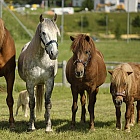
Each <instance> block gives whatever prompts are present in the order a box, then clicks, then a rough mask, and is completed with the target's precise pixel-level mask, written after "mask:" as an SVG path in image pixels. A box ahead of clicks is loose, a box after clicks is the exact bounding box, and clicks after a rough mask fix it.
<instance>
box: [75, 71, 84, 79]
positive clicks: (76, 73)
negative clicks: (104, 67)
mask: <svg viewBox="0 0 140 140" xmlns="http://www.w3.org/2000/svg"><path fill="white" fill-rule="evenodd" d="M83 76H84V71H82V70H81V71H75V77H76V78H82V77H83Z"/></svg>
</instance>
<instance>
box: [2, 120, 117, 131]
mask: <svg viewBox="0 0 140 140" xmlns="http://www.w3.org/2000/svg"><path fill="white" fill-rule="evenodd" d="M113 123H115V122H114V121H108V122H102V121H95V129H96V128H102V127H110V126H111V125H112V124H113ZM70 126H71V121H70V120H66V119H55V120H53V119H52V127H53V130H54V131H55V132H56V133H59V132H67V131H76V132H85V133H88V132H89V123H88V121H87V122H86V123H81V122H76V125H75V129H74V130H73V129H71V128H70ZM35 127H36V130H39V129H44V131H45V128H46V125H45V121H43V120H42V121H36V122H35ZM27 129H28V122H27V121H16V122H15V129H14V130H13V132H15V133H23V132H27ZM0 130H9V123H8V121H0Z"/></svg>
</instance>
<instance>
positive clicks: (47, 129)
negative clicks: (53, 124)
mask: <svg viewBox="0 0 140 140" xmlns="http://www.w3.org/2000/svg"><path fill="white" fill-rule="evenodd" d="M45 132H46V133H50V132H53V130H52V129H51V128H50V127H47V128H46V130H45Z"/></svg>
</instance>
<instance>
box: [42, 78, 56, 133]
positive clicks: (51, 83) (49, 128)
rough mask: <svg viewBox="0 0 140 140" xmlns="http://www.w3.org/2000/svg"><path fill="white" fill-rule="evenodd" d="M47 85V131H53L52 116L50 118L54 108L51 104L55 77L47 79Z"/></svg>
mask: <svg viewBox="0 0 140 140" xmlns="http://www.w3.org/2000/svg"><path fill="white" fill-rule="evenodd" d="M45 86H46V92H45V115H44V117H45V122H46V132H52V131H53V130H52V123H51V118H50V112H51V108H52V104H51V95H52V90H53V87H54V77H51V78H49V79H48V80H47V82H46V83H45Z"/></svg>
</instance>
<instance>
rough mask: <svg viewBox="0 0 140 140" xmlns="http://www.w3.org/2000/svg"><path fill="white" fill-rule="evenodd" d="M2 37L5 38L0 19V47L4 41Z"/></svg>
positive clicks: (2, 23)
mask: <svg viewBox="0 0 140 140" xmlns="http://www.w3.org/2000/svg"><path fill="white" fill-rule="evenodd" d="M4 37H5V27H4V22H3V20H2V19H1V18H0V40H1V41H0V46H2V44H3V41H4Z"/></svg>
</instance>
